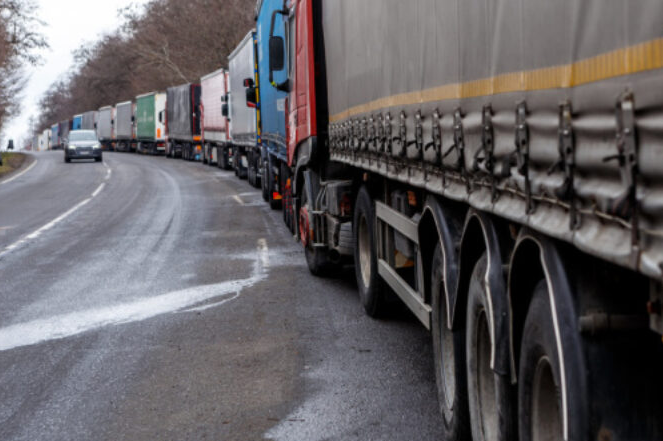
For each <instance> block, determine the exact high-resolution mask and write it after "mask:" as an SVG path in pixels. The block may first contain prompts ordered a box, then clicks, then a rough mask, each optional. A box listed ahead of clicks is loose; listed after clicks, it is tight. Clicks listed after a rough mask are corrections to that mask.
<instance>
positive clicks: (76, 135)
mask: <svg viewBox="0 0 663 441" xmlns="http://www.w3.org/2000/svg"><path fill="white" fill-rule="evenodd" d="M96 140H97V135H96V133H94V132H93V131H91V130H85V131H75V132H71V133H70V134H69V141H72V142H74V141H96Z"/></svg>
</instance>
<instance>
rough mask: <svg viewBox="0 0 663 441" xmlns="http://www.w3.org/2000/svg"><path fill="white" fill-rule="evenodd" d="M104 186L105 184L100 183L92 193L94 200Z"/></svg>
mask: <svg viewBox="0 0 663 441" xmlns="http://www.w3.org/2000/svg"><path fill="white" fill-rule="evenodd" d="M105 186H106V183H105V182H102V183H101V185H100V186H99V187H97V189H96V190H95V191H94V192H93V193H92V197H93V198H96V197H97V195H98V194H99V193H101V192H102V191H103V189H104V187H105Z"/></svg>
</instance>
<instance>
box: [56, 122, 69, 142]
mask: <svg viewBox="0 0 663 441" xmlns="http://www.w3.org/2000/svg"><path fill="white" fill-rule="evenodd" d="M70 130H71V120H68V119H67V120H64V121H61V122H59V123H58V146H57V147H58V148H59V149H66V148H67V146H66V143H67V142H68V140H69V131H70Z"/></svg>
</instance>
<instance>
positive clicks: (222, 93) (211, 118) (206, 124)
mask: <svg viewBox="0 0 663 441" xmlns="http://www.w3.org/2000/svg"><path fill="white" fill-rule="evenodd" d="M200 87H201V100H200V102H201V104H200V105H201V108H202V120H203V163H205V164H209V165H214V164H216V165H218V166H219V168H222V169H228V168H229V167H230V161H231V159H232V156H231V155H232V151H231V147H230V127H229V124H228V106H227V105H226V104H225V102H226V100H227V95H228V72H227V71H226V70H225V69H219V70H217V71H215V72H212V73H211V74H208V75H205V76H204V77H202V78H201V79H200ZM224 109H225V115H224Z"/></svg>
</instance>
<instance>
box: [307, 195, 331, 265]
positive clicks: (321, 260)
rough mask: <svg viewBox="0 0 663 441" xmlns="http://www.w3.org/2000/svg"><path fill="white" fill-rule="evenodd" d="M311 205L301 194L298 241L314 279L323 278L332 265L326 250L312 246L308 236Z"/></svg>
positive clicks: (311, 240) (311, 239)
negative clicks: (300, 243) (302, 246)
mask: <svg viewBox="0 0 663 441" xmlns="http://www.w3.org/2000/svg"><path fill="white" fill-rule="evenodd" d="M310 211H311V205H310V204H309V202H308V198H307V196H306V192H302V204H301V209H300V210H299V215H300V218H301V219H300V222H299V225H300V227H299V239H300V240H301V242H302V245H304V254H305V256H306V264H307V265H308V269H309V271H310V272H311V274H313V275H314V276H316V277H325V276H327V275H329V273H330V272H331V271H332V269H333V265H331V263H330V262H329V259H328V257H327V250H326V249H322V248H317V247H314V246H313V238H312V237H311V235H310V228H309V226H310V224H309V213H310Z"/></svg>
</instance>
